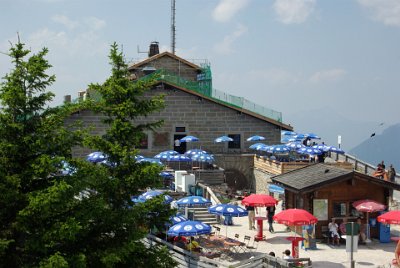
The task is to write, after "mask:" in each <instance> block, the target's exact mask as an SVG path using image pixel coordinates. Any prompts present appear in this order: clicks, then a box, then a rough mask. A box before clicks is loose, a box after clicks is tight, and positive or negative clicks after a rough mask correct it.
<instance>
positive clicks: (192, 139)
mask: <svg viewBox="0 0 400 268" xmlns="http://www.w3.org/2000/svg"><path fill="white" fill-rule="evenodd" d="M179 141H180V142H194V141H199V138H197V137H195V136H185V137H183V138H182V139H180V140H179Z"/></svg>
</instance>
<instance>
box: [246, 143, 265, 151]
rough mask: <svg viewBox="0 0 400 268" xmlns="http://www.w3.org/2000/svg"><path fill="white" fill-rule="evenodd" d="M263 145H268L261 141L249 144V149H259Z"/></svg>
mask: <svg viewBox="0 0 400 268" xmlns="http://www.w3.org/2000/svg"><path fill="white" fill-rule="evenodd" d="M263 146H267V145H266V144H264V143H261V142H259V143H254V144H252V145H250V146H249V149H253V150H258V148H260V147H263Z"/></svg>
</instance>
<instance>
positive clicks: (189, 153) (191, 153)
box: [184, 149, 208, 157]
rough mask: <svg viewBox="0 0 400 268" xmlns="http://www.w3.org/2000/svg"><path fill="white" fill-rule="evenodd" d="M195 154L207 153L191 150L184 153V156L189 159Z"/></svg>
mask: <svg viewBox="0 0 400 268" xmlns="http://www.w3.org/2000/svg"><path fill="white" fill-rule="evenodd" d="M195 154H208V152H207V151H204V150H202V149H191V150H188V151H186V152H185V153H184V155H186V156H189V157H191V156H192V155H195Z"/></svg>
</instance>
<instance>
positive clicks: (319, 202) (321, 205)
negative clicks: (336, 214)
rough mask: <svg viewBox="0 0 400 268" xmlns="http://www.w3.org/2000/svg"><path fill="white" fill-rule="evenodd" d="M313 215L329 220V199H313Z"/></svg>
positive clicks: (321, 219)
mask: <svg viewBox="0 0 400 268" xmlns="http://www.w3.org/2000/svg"><path fill="white" fill-rule="evenodd" d="M313 210H314V211H313V215H314V216H315V217H317V219H318V220H320V221H327V220H328V199H313Z"/></svg>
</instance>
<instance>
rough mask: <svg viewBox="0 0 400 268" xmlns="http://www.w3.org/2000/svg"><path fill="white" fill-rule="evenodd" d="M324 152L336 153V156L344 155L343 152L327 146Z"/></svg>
mask: <svg viewBox="0 0 400 268" xmlns="http://www.w3.org/2000/svg"><path fill="white" fill-rule="evenodd" d="M326 151H327V152H333V153H337V154H344V151H343V150H342V149H340V148H337V147H335V146H327V148H326Z"/></svg>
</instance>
